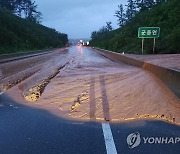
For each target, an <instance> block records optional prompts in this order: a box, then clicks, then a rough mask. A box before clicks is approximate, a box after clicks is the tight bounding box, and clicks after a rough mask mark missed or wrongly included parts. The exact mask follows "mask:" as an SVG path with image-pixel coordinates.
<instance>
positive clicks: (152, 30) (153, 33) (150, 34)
mask: <svg viewBox="0 0 180 154" xmlns="http://www.w3.org/2000/svg"><path fill="white" fill-rule="evenodd" d="M159 35H160V28H159V27H140V28H139V30H138V37H139V38H157V37H159Z"/></svg>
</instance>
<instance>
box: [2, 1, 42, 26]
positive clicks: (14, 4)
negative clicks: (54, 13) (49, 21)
mask: <svg viewBox="0 0 180 154" xmlns="http://www.w3.org/2000/svg"><path fill="white" fill-rule="evenodd" d="M0 7H1V8H5V9H7V10H9V11H10V12H11V13H13V14H15V15H17V16H19V17H23V18H25V19H27V20H29V21H33V22H36V23H40V22H41V19H42V14H41V12H39V11H37V5H36V4H35V1H32V0H0Z"/></svg>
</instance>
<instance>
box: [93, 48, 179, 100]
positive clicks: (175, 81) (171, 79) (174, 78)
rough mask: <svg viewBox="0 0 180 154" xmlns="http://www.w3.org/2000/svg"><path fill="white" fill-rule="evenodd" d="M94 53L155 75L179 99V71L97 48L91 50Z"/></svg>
mask: <svg viewBox="0 0 180 154" xmlns="http://www.w3.org/2000/svg"><path fill="white" fill-rule="evenodd" d="M92 49H94V50H95V51H96V52H98V53H100V54H101V55H104V56H105V57H107V58H110V59H112V60H120V61H122V62H125V63H127V64H129V65H133V66H137V67H141V68H143V69H145V70H148V71H150V72H152V73H153V74H154V75H156V76H157V77H158V78H159V79H160V80H161V81H162V82H163V83H164V84H165V85H166V86H167V87H168V88H169V89H170V90H171V91H172V92H173V93H174V94H175V95H176V96H177V97H179V98H180V71H178V70H173V69H169V68H164V67H161V66H157V65H154V64H150V63H147V62H143V61H140V60H137V59H133V58H130V57H127V56H126V55H123V54H120V53H116V52H112V51H108V50H104V49H99V48H92Z"/></svg>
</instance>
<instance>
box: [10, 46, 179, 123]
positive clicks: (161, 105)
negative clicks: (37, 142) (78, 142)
mask: <svg viewBox="0 0 180 154" xmlns="http://www.w3.org/2000/svg"><path fill="white" fill-rule="evenodd" d="M65 55H66V56H65V57H64V60H65V61H68V63H67V64H66V65H65V67H63V68H62V69H60V72H59V73H58V74H57V75H56V76H54V77H53V78H52V79H51V81H50V82H49V84H48V85H47V86H46V88H45V89H44V91H43V93H42V95H41V97H40V98H39V99H38V100H37V101H34V102H29V101H27V100H25V99H24V97H23V93H24V92H25V91H24V89H26V90H27V89H28V88H30V87H32V85H31V84H29V83H32V81H33V83H34V82H35V83H38V82H37V81H39V79H38V78H36V77H33V76H32V78H31V79H27V81H26V80H25V81H24V82H23V83H21V84H19V85H17V86H15V87H13V88H11V89H10V90H8V91H7V94H8V95H9V96H10V97H12V98H13V99H14V100H16V101H17V102H20V103H23V104H26V105H30V106H34V107H38V108H43V109H46V110H48V111H50V112H52V113H54V114H56V115H58V116H63V117H65V118H73V119H80V120H106V121H124V120H131V119H137V118H156V119H162V120H166V121H171V122H174V123H176V124H180V100H179V99H178V98H177V97H176V96H175V95H174V94H173V93H172V92H171V91H170V90H169V89H168V88H167V87H166V86H165V85H164V84H163V83H162V82H161V81H160V80H159V79H158V78H157V77H155V76H154V75H153V74H152V73H150V72H148V71H145V70H143V69H141V68H137V67H134V66H130V65H127V64H125V63H122V62H113V61H111V60H109V59H107V58H105V57H103V56H102V55H99V54H98V53H96V52H95V51H93V50H91V49H89V48H83V47H71V48H69V50H68V52H67V54H65ZM67 57H68V58H67ZM62 59H63V58H60V57H59V61H61V60H62ZM56 62H58V59H57V61H56ZM40 76H43V72H42V73H41V75H40ZM35 80H37V81H35ZM29 81H30V82H29ZM27 85H28V86H27ZM30 85H31V86H30ZM22 87H23V88H22ZM27 87H28V88H27Z"/></svg>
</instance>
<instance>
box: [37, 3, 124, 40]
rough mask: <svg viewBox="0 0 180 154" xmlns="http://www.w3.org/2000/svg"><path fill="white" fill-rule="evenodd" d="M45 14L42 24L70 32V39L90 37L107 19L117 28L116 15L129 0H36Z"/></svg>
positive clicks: (39, 8)
mask: <svg viewBox="0 0 180 154" xmlns="http://www.w3.org/2000/svg"><path fill="white" fill-rule="evenodd" d="M35 1H36V4H37V5H38V10H39V11H40V12H41V13H42V14H43V21H42V24H43V25H45V26H48V27H51V28H54V29H56V30H57V31H60V32H63V33H66V34H68V36H69V38H70V39H76V38H78V39H80V38H90V36H91V32H92V31H95V30H99V28H101V27H102V26H103V25H106V22H107V21H111V22H112V26H113V28H117V27H118V26H117V18H116V17H115V16H114V13H115V11H116V10H117V9H118V5H119V4H125V3H126V2H127V0H87V1H86V0H45V1H43V0H35Z"/></svg>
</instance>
